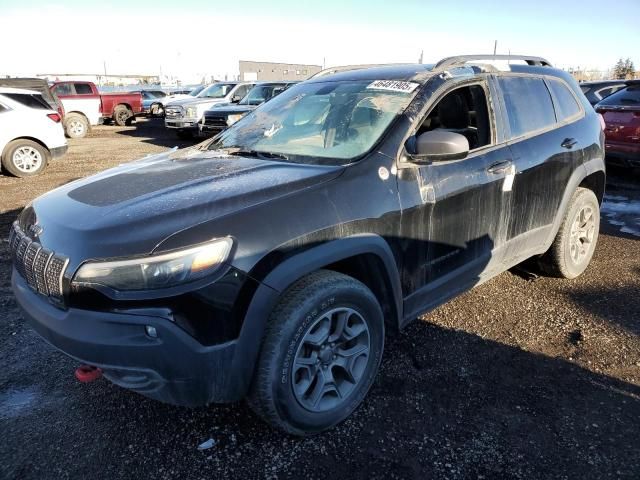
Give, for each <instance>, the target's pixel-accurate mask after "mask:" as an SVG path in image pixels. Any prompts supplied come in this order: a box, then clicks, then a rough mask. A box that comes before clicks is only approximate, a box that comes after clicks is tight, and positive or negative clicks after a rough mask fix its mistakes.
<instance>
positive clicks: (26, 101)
mask: <svg viewBox="0 0 640 480" xmlns="http://www.w3.org/2000/svg"><path fill="white" fill-rule="evenodd" d="M4 96H5V97H7V98H10V99H11V100H13V101H14V102H18V103H20V104H22V105H24V106H25V107H29V108H36V109H38V110H51V107H50V106H49V104H48V103H47V102H45V100H44V98H42V95H36V94H27V93H5V94H4Z"/></svg>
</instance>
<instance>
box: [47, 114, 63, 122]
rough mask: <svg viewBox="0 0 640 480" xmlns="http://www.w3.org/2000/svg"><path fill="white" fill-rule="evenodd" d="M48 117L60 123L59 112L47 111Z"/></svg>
mask: <svg viewBox="0 0 640 480" xmlns="http://www.w3.org/2000/svg"><path fill="white" fill-rule="evenodd" d="M47 117H49V118H50V119H51V120H53V121H54V122H56V123H60V120H61V117H60V114H59V113H47Z"/></svg>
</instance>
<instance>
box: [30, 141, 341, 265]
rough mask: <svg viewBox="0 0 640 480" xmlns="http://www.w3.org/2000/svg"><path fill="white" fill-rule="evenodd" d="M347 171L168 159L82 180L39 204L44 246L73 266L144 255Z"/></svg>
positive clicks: (35, 209) (190, 153)
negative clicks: (174, 237)
mask: <svg viewBox="0 0 640 480" xmlns="http://www.w3.org/2000/svg"><path fill="white" fill-rule="evenodd" d="M343 169H344V167H327V166H316V165H301V164H294V163H287V162H281V161H272V160H262V159H257V158H250V157H241V156H229V155H224V154H222V153H220V152H215V151H202V150H198V149H196V148H192V149H185V150H178V151H170V152H167V153H163V154H159V155H155V156H151V157H146V158H144V159H142V160H139V161H137V162H132V163H129V164H125V165H122V166H119V167H116V168H113V169H110V170H107V171H105V172H103V173H100V174H98V175H94V176H92V177H88V178H86V179H82V180H78V181H75V182H72V183H70V184H67V185H64V186H62V187H60V188H58V189H56V190H53V191H51V192H49V193H47V194H45V195H43V196H41V197H39V198H38V199H36V200H35V201H34V202H33V204H32V207H28V209H32V211H31V212H26V210H25V212H24V213H23V216H25V215H27V216H29V217H30V216H31V215H33V214H35V218H36V222H37V223H38V224H39V225H40V226H41V227H42V232H41V233H40V234H39V239H40V241H41V243H42V245H43V246H45V247H47V248H49V249H51V250H53V251H55V252H56V253H60V254H63V255H65V256H68V257H69V258H70V267H72V268H75V267H76V266H77V265H79V263H81V262H82V261H84V260H87V259H91V258H93V259H95V258H113V257H122V256H130V255H144V254H148V253H150V252H152V251H153V250H154V249H155V247H156V246H158V245H159V244H160V243H161V242H162V241H163V240H165V239H166V238H168V237H169V236H171V235H173V234H174V233H176V232H179V231H181V230H184V229H187V228H190V227H193V226H196V225H198V224H201V223H203V222H209V221H211V220H215V219H216V218H220V217H222V216H226V215H229V214H232V213H234V212H236V211H239V210H241V209H245V208H249V207H251V206H253V205H257V204H260V203H264V202H268V201H270V200H272V199H275V198H278V197H281V196H284V195H288V194H290V193H292V192H295V191H298V190H301V189H304V188H308V187H311V186H313V185H316V184H318V183H321V182H325V181H328V180H331V179H333V178H335V177H337V176H338V175H339V174H340V173H341V172H342V171H343Z"/></svg>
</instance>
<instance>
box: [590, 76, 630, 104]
mask: <svg viewBox="0 0 640 480" xmlns="http://www.w3.org/2000/svg"><path fill="white" fill-rule="evenodd" d="M625 86H626V85H625V83H624V80H599V81H594V82H582V83H580V90H582V93H584V96H585V97H587V100H588V101H589V103H590V104H591V105H595V104H596V103H598V102H599V101H600V100H602V99H604V98H606V97H608V96H609V95H612V94H614V93H616V92H617V91H618V90H622V89H623V88H624V87H625Z"/></svg>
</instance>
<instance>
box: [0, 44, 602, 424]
mask: <svg viewBox="0 0 640 480" xmlns="http://www.w3.org/2000/svg"><path fill="white" fill-rule="evenodd" d="M506 60H509V63H508V62H507V61H506ZM603 141H604V135H603V128H602V122H601V119H600V118H599V116H598V114H597V113H596V112H595V111H594V110H593V109H592V108H591V106H590V105H589V102H588V101H587V100H586V98H585V97H584V95H583V94H582V93H581V91H580V88H579V86H578V85H577V83H576V82H575V81H574V80H573V79H572V78H571V77H570V76H569V75H568V74H567V73H565V72H562V71H560V70H557V69H554V68H552V67H551V66H550V65H549V63H548V62H547V61H545V60H544V59H541V58H536V57H500V56H497V57H496V56H468V57H452V58H448V59H444V60H442V61H440V62H439V63H438V64H435V65H405V66H397V65H395V66H387V67H377V68H360V69H353V70H347V71H341V72H339V73H336V74H331V75H326V76H322V77H318V78H317V79H312V80H309V81H306V82H303V83H300V84H298V85H295V86H293V87H291V88H290V89H288V90H287V91H285V92H283V93H282V94H280V95H279V96H277V97H276V98H274V99H272V100H271V101H269V102H267V103H265V104H264V105H262V106H260V107H259V108H257V109H256V110H254V111H253V112H251V113H249V114H248V115H246V116H245V117H243V118H242V119H241V120H239V121H238V122H236V123H235V124H234V125H233V126H231V127H230V128H229V129H228V130H225V131H224V132H222V133H221V134H219V135H218V136H216V137H214V138H213V139H211V140H208V141H206V142H204V143H201V144H200V145H198V146H196V147H194V148H189V149H185V150H179V151H170V152H167V153H164V154H160V155H156V156H153V157H147V158H145V159H143V160H140V161H137V162H133V163H129V164H126V165H123V166H120V167H117V168H114V169H111V170H108V171H106V172H103V173H101V174H99V175H95V176H92V177H89V178H86V179H83V180H79V181H76V182H73V183H70V184H68V185H64V186H62V187H60V188H58V189H56V190H54V191H52V192H49V193H48V194H46V195H43V196H42V197H39V198H37V199H36V200H34V201H33V203H32V204H30V205H28V206H27V207H26V208H25V209H24V211H23V212H22V213H21V214H20V216H19V218H18V220H17V221H16V222H15V223H14V224H13V227H12V230H11V233H10V244H11V250H12V252H13V256H14V264H15V269H14V271H13V275H12V285H13V290H14V292H15V295H16V297H17V300H18V303H19V304H20V306H21V308H22V310H23V311H24V316H25V318H26V319H27V321H28V322H29V323H30V324H31V325H32V326H33V328H34V329H35V330H36V331H37V332H38V333H39V334H40V335H42V336H43V337H44V338H45V339H47V340H48V341H49V342H51V343H52V344H53V345H54V346H56V347H57V348H59V349H60V350H62V351H63V352H65V353H66V354H68V355H70V356H71V357H73V358H75V359H78V360H79V361H81V362H82V363H85V364H87V365H89V366H92V367H95V368H99V369H101V370H102V371H103V372H104V375H105V376H106V377H107V378H108V379H109V380H111V381H112V382H113V383H116V384H118V385H121V386H122V387H125V388H128V389H131V390H134V391H137V392H140V393H141V394H143V395H146V396H148V397H152V398H155V399H158V400H162V401H165V402H170V403H173V404H178V405H188V406H197V405H206V404H209V403H212V402H231V401H237V400H240V399H242V398H244V397H248V399H249V403H250V404H251V405H252V407H253V408H254V409H255V411H256V412H258V414H259V415H260V416H262V418H264V419H265V420H267V421H268V422H270V423H271V424H272V425H275V426H277V427H279V428H282V429H284V430H285V431H287V432H291V433H295V434H309V433H315V432H319V431H322V430H325V429H327V428H329V427H331V426H333V425H335V424H337V423H338V422H340V421H341V420H343V419H345V418H346V417H347V416H348V415H349V414H350V413H351V412H352V411H353V410H354V409H355V408H356V407H357V406H358V404H359V403H360V402H361V401H362V399H363V398H364V397H365V395H366V393H367V391H368V390H369V387H370V386H371V384H372V383H373V381H374V379H375V376H376V371H377V369H378V366H379V364H380V359H381V358H382V352H383V345H384V340H385V330H388V331H389V330H393V329H397V328H402V327H403V326H405V325H406V324H407V323H408V322H410V321H412V320H413V319H415V318H416V317H418V316H419V315H421V314H423V313H425V312H427V311H429V310H430V309H433V308H434V307H436V306H438V305H440V304H442V303H443V302H445V301H447V300H448V299H450V298H452V297H455V296H456V295H458V294H460V293H462V292H464V291H465V290H468V289H470V288H472V287H473V286H475V285H478V284H480V283H482V282H484V281H486V280H487V279H489V278H491V277H493V276H495V275H496V274H498V273H500V272H503V271H505V270H506V269H508V268H510V267H512V266H514V265H516V264H518V263H521V262H523V261H524V260H526V259H529V258H531V257H534V258H535V259H537V261H538V263H539V264H540V266H541V267H542V269H543V271H545V272H547V273H548V274H551V275H556V276H560V277H565V278H573V277H577V276H578V275H580V274H581V273H582V272H583V271H584V270H585V269H586V267H587V265H588V264H589V262H590V259H591V256H592V254H593V252H594V248H595V245H596V240H597V238H598V228H599V205H600V202H601V200H602V197H603V193H604V185H605V168H604V163H603V156H604V152H603Z"/></svg>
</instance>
